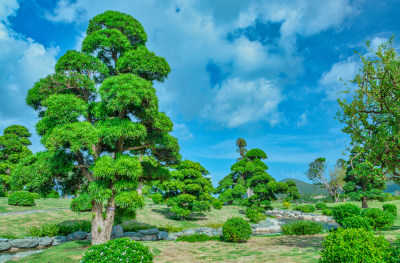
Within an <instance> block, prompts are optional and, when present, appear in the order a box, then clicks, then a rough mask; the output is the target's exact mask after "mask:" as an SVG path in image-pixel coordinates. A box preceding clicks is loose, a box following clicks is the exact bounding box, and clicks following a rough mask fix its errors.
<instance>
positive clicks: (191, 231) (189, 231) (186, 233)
mask: <svg viewBox="0 0 400 263" xmlns="http://www.w3.org/2000/svg"><path fill="white" fill-rule="evenodd" d="M194 234H196V232H195V230H194V229H192V228H190V229H185V230H183V231H182V236H191V235H194Z"/></svg>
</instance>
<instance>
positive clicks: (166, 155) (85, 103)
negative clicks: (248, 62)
mask: <svg viewBox="0 0 400 263" xmlns="http://www.w3.org/2000/svg"><path fill="white" fill-rule="evenodd" d="M146 41H147V35H146V33H145V31H144V29H143V27H142V25H141V24H140V23H139V22H138V21H137V20H136V19H134V18H133V17H131V16H130V15H127V14H124V13H120V12H116V11H107V12H104V13H102V14H100V15H97V16H95V17H94V18H93V19H91V20H90V21H89V25H88V28H87V31H86V37H85V39H84V40H83V43H82V52H80V51H74V50H71V51H68V52H66V53H65V54H64V55H63V56H62V57H60V58H59V60H58V61H57V64H56V66H55V74H53V75H49V76H47V77H45V78H43V79H41V80H39V81H38V82H37V83H36V84H35V85H34V87H33V88H31V89H30V90H29V91H28V96H27V103H28V105H30V106H31V107H32V108H33V109H35V110H36V111H37V113H38V116H39V118H40V120H39V122H38V123H37V125H36V128H37V132H38V134H39V135H40V136H41V137H42V139H41V142H42V144H43V145H44V146H45V147H46V148H47V149H48V150H49V151H50V152H52V153H56V152H59V151H60V152H63V153H64V154H59V155H57V158H62V159H64V160H67V159H68V158H70V159H71V160H73V161H72V162H70V163H69V164H70V169H71V170H73V169H75V170H76V171H77V173H78V174H79V175H80V177H81V178H82V180H81V182H82V183H83V184H84V185H82V186H81V187H80V189H82V191H86V193H87V194H88V195H89V196H90V197H91V200H92V212H93V218H92V244H98V243H103V242H106V241H107V240H109V239H110V237H111V230H112V226H113V223H114V218H115V216H118V217H124V218H129V217H134V216H135V213H136V210H137V209H138V208H140V207H142V206H143V200H142V196H141V195H140V194H138V193H137V188H138V185H139V183H140V181H142V182H143V181H146V180H150V179H156V178H157V175H156V174H152V173H151V171H152V169H149V167H154V165H155V166H168V165H175V164H176V163H177V162H178V161H179V160H180V155H179V146H178V142H177V140H176V138H174V137H173V136H171V135H170V134H169V133H170V132H171V131H172V126H173V125H172V122H171V120H170V119H169V118H168V117H167V115H166V114H165V113H163V112H160V111H159V109H158V99H157V96H156V90H155V88H154V87H153V82H154V81H159V82H162V81H163V80H164V79H165V78H166V77H167V75H168V73H169V72H170V67H169V65H168V63H167V62H166V61H165V59H164V58H162V57H158V56H156V55H155V54H154V53H153V52H150V51H149V50H148V49H147V48H146V46H145V43H146ZM145 156H146V158H144V157H145ZM167 170H168V169H167ZM163 171H166V170H163ZM163 176H164V175H163ZM104 204H105V205H104Z"/></svg>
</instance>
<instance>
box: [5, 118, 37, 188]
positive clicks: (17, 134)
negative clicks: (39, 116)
mask: <svg viewBox="0 0 400 263" xmlns="http://www.w3.org/2000/svg"><path fill="white" fill-rule="evenodd" d="M29 137H31V134H30V132H29V130H28V129H27V128H26V127H24V126H22V125H11V126H9V127H7V128H5V129H4V132H3V135H2V136H0V183H1V184H2V185H3V187H4V189H5V190H6V191H9V190H10V181H11V173H12V172H13V170H14V169H15V167H16V165H17V164H18V163H19V162H20V161H21V160H22V159H24V158H25V157H27V156H29V155H31V154H32V152H31V150H29V148H28V147H27V146H29V145H31V141H30V140H29Z"/></svg>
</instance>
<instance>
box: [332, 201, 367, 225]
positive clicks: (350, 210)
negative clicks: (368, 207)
mask: <svg viewBox="0 0 400 263" xmlns="http://www.w3.org/2000/svg"><path fill="white" fill-rule="evenodd" d="M360 213H361V208H359V207H358V206H356V205H353V204H343V205H338V206H335V207H334V208H333V219H335V221H336V222H337V223H338V224H339V225H342V224H343V220H344V219H346V218H348V217H352V216H358V215H360Z"/></svg>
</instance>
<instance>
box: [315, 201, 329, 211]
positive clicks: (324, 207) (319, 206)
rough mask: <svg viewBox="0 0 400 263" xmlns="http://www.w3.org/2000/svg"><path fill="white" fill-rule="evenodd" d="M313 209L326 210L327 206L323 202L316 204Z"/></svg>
mask: <svg viewBox="0 0 400 263" xmlns="http://www.w3.org/2000/svg"><path fill="white" fill-rule="evenodd" d="M315 208H316V209H317V210H324V209H327V208H328V206H327V205H326V204H325V203H324V202H318V203H316V204H315Z"/></svg>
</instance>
